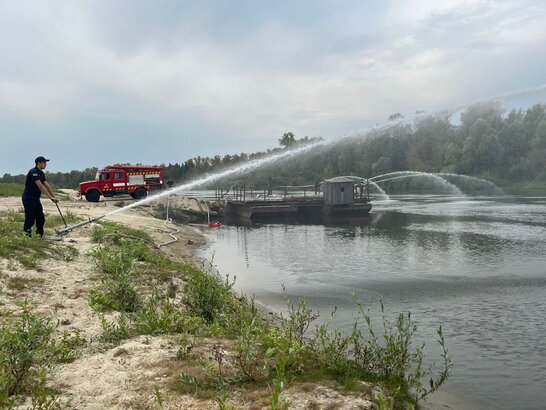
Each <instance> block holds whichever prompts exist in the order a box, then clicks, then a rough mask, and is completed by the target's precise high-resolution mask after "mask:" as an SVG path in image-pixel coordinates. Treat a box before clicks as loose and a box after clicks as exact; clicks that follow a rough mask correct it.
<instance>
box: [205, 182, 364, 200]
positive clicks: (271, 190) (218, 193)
mask: <svg viewBox="0 0 546 410" xmlns="http://www.w3.org/2000/svg"><path fill="white" fill-rule="evenodd" d="M322 194H323V192H322V183H315V184H314V185H280V186H276V187H273V186H272V185H269V186H267V187H263V188H261V187H255V186H252V185H246V183H245V182H243V184H242V186H241V185H234V186H232V187H231V188H229V189H223V188H216V189H215V198H216V201H224V200H231V201H235V202H246V201H247V200H250V201H252V200H257V199H260V200H267V199H268V198H269V199H279V196H282V199H284V200H286V199H288V198H291V197H292V198H296V197H298V198H301V197H304V198H313V197H322ZM353 199H354V201H355V202H369V201H370V184H368V183H367V181H366V180H364V182H358V183H355V184H354V187H353Z"/></svg>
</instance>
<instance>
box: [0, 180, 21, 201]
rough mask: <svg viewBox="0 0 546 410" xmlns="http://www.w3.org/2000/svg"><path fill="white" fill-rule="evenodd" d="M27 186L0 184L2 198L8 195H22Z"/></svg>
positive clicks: (0, 196)
mask: <svg viewBox="0 0 546 410" xmlns="http://www.w3.org/2000/svg"><path fill="white" fill-rule="evenodd" d="M24 189H25V186H24V185H23V184H6V183H1V184H0V198H2V197H8V196H19V197H20V196H22V195H23V191H24Z"/></svg>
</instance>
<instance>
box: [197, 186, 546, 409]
mask: <svg viewBox="0 0 546 410" xmlns="http://www.w3.org/2000/svg"><path fill="white" fill-rule="evenodd" d="M207 236H208V239H209V241H210V242H209V246H208V247H207V248H206V249H204V250H203V251H202V255H201V256H203V257H204V258H206V259H209V260H211V259H213V263H214V265H215V266H216V267H217V268H218V270H219V271H220V272H221V273H222V274H229V275H230V276H233V275H236V277H237V280H236V286H235V287H236V289H237V290H239V291H241V292H244V293H246V294H248V295H255V298H256V300H257V301H258V302H260V303H262V304H264V305H266V306H268V307H269V308H270V309H272V310H276V311H279V312H282V311H283V308H284V302H283V294H282V285H283V284H284V285H285V287H286V289H287V294H288V295H289V296H290V297H300V296H301V297H305V299H306V300H307V301H308V303H309V305H310V306H311V307H313V308H314V309H315V310H318V311H319V312H320V313H321V315H322V316H323V317H327V316H328V315H329V313H330V312H331V311H332V310H333V309H334V307H337V313H336V316H335V318H334V320H333V322H332V324H333V326H335V327H338V328H341V329H344V330H349V329H350V327H351V325H352V322H353V317H354V315H355V313H356V307H355V297H356V298H358V300H359V301H360V302H362V303H364V305H365V306H366V307H368V308H369V309H370V311H371V313H372V316H374V317H377V316H378V312H379V306H380V301H382V302H383V303H384V305H385V309H386V312H387V315H388V316H389V317H390V318H393V319H394V317H395V315H396V314H397V313H398V312H408V311H410V312H412V317H413V318H414V319H415V321H416V322H417V324H418V327H419V330H418V334H419V336H418V338H419V340H420V341H424V342H425V343H426V345H427V350H426V351H427V352H428V353H429V355H430V356H429V357H434V356H435V355H437V354H438V353H439V349H438V348H437V346H436V345H435V340H436V334H435V329H436V328H437V326H438V325H440V324H441V325H442V326H443V330H444V335H445V337H446V341H447V345H448V349H449V353H450V356H451V357H452V361H453V364H454V367H453V370H452V374H451V376H450V378H449V379H448V381H447V383H446V384H445V385H444V386H443V388H442V391H443V393H444V394H445V396H439V397H440V398H439V399H438V397H437V398H436V399H434V400H436V401H438V400H439V403H438V406H440V407H441V406H449V407H452V408H459V407H466V408H477V409H516V408H518V409H542V408H544V403H546V389H545V388H544V387H545V386H546V317H545V315H546V197H497V198H488V197H457V198H455V197H445V196H434V195H421V196H409V195H408V196H398V197H393V198H391V200H382V201H375V202H374V208H373V209H372V212H371V214H370V217H369V218H364V219H360V220H351V221H344V222H339V221H338V222H328V223H326V224H288V223H282V222H276V223H252V224H250V223H249V224H246V225H244V226H243V225H226V226H223V227H222V228H220V229H214V230H213V229H209V230H208V231H207ZM436 359H439V357H436ZM442 397H450V399H449V400H448V399H442ZM434 400H433V402H434ZM442 400H446V402H444V403H442Z"/></svg>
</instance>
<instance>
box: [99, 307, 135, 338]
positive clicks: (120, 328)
mask: <svg viewBox="0 0 546 410" xmlns="http://www.w3.org/2000/svg"><path fill="white" fill-rule="evenodd" d="M100 323H101V327H102V334H101V335H100V337H99V341H101V342H103V343H110V344H114V345H118V344H119V343H120V342H121V341H122V340H125V339H128V338H130V337H132V336H134V335H135V330H134V328H133V326H132V324H131V320H130V318H129V317H128V316H127V315H126V314H121V315H119V316H118V317H117V319H116V320H115V321H112V322H109V321H108V320H107V319H106V318H105V317H104V315H101V316H100Z"/></svg>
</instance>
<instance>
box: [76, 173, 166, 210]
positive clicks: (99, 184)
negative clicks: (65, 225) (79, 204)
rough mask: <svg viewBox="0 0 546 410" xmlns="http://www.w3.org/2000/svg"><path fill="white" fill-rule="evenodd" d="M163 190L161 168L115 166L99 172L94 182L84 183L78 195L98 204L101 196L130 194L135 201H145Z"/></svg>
mask: <svg viewBox="0 0 546 410" xmlns="http://www.w3.org/2000/svg"><path fill="white" fill-rule="evenodd" d="M163 188H164V179H163V168H161V167H136V166H135V167H134V166H130V165H115V166H108V167H106V168H104V169H103V170H101V171H98V172H97V176H96V178H95V180H94V181H87V182H82V183H81V184H80V190H79V193H78V194H79V195H80V196H85V199H87V200H88V201H89V202H98V201H99V199H100V196H101V195H103V196H104V197H113V196H117V195H127V194H129V195H131V196H132V197H133V198H135V199H143V198H146V196H147V195H148V193H149V192H151V191H155V190H161V189H163Z"/></svg>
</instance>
